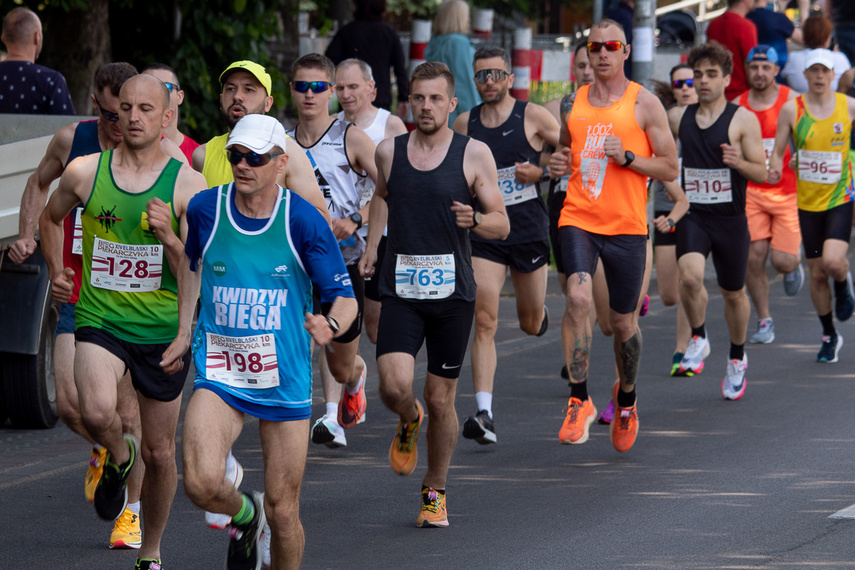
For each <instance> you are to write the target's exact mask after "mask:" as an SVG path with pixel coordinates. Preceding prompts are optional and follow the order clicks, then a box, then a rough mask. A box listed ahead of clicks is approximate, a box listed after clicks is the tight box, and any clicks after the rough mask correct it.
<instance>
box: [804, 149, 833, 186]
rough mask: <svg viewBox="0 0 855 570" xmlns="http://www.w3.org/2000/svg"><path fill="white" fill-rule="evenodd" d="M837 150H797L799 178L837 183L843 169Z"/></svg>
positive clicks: (808, 180)
mask: <svg viewBox="0 0 855 570" xmlns="http://www.w3.org/2000/svg"><path fill="white" fill-rule="evenodd" d="M842 159H843V155H841V154H840V153H839V152H820V151H815V150H799V180H802V181H804V182H817V183H819V184H837V182H838V181H839V180H840V172H841V171H842V169H843V160H842Z"/></svg>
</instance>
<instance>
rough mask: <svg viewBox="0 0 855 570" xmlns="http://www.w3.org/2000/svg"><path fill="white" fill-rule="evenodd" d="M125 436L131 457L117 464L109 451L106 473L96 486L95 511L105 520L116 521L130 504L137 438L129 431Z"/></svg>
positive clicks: (105, 464)
mask: <svg viewBox="0 0 855 570" xmlns="http://www.w3.org/2000/svg"><path fill="white" fill-rule="evenodd" d="M124 438H125V441H126V442H127V444H128V449H129V450H130V454H131V456H130V458H129V459H128V460H127V461H126V462H125V463H123V464H122V465H116V464H115V463H113V458H112V457H110V453H109V452H107V458H106V460H105V461H104V473H103V474H102V475H101V480H100V481H98V486H97V487H95V501H94V502H95V512H96V513H98V516H99V517H101V518H102V519H104V520H105V521H115V520H116V519H117V518H119V515H121V514H122V512H123V511H124V510H125V507H127V506H128V478H129V477H130V476H131V468H132V467H133V466H134V461H136V458H137V440H136V438H134V436H132V435H131V434H129V433H126V434H125V435H124Z"/></svg>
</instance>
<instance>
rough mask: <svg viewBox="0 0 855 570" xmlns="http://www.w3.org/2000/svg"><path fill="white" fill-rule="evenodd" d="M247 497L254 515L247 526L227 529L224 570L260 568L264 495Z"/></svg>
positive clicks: (254, 494) (256, 494) (257, 569)
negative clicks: (227, 552)
mask: <svg viewBox="0 0 855 570" xmlns="http://www.w3.org/2000/svg"><path fill="white" fill-rule="evenodd" d="M249 497H250V498H251V499H252V502H253V505H254V506H255V515H254V516H253V517H252V520H251V521H250V522H249V524H246V525H243V526H238V525H235V524H232V526H231V527H230V528H229V538H230V539H231V540H230V541H229V554H228V556H227V558H226V570H259V569H260V568H261V559H262V556H261V532H262V531H263V530H264V523H265V518H264V495H262V494H261V493H259V492H257V491H256V492H253V493H252V494H251V495H249Z"/></svg>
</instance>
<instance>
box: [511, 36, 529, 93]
mask: <svg viewBox="0 0 855 570" xmlns="http://www.w3.org/2000/svg"><path fill="white" fill-rule="evenodd" d="M511 61H512V64H513V72H514V84H513V86H512V87H511V97H513V98H514V99H519V100H520V101H528V89H529V84H530V83H531V28H518V29H516V30H514V50H513V52H512V54H511Z"/></svg>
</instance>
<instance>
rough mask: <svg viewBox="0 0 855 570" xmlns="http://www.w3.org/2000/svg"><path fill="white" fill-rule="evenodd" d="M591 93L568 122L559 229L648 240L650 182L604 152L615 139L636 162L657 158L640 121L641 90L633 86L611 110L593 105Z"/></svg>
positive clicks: (583, 94)
mask: <svg viewBox="0 0 855 570" xmlns="http://www.w3.org/2000/svg"><path fill="white" fill-rule="evenodd" d="M589 89H590V85H585V86H584V87H581V88H580V89H579V91H578V92H577V94H576V100H575V102H574V103H573V108H572V110H571V111H570V116H569V117H568V118H567V130H568V131H569V133H570V141H571V142H570V154H571V169H570V180H569V181H568V183H567V198H566V199H565V200H564V208H563V209H562V210H561V218H560V219H559V221H558V225H559V226H575V227H577V228H580V229H583V230H585V231H587V232H591V233H595V234H602V235H647V211H646V207H645V205H646V202H647V177H646V176H644V175H643V174H639V173H637V172H635V171H634V170H632V169H629V168H623V167H621V166H618V165H617V164H616V163H615V162H614V161H613V160H612V159H610V158H608V157H607V156H606V152H605V151H604V150H603V142H604V141H605V140H606V137H608V136H609V135H614V136H616V137H618V138H619V139H620V140H621V142H622V143H623V148H624V149H626V150H629V151H632V153H633V154H635V156H637V157H650V156H652V155H653V151H652V149H651V148H650V141H648V140H647V134H646V133H645V132H644V131H643V130H642V129H641V127H640V126H638V121H636V119H635V103H636V100H637V99H638V92H639V91H640V90H641V85H639V84H638V83H634V82H632V81H630V82H629V84H628V85H627V87H626V91H624V94H623V96H622V97H621V98H620V99H619V100H618V101H616V102H614V103H612V104H611V105H609V106H608V107H594V106H592V105H590V104H589V103H588V91H589Z"/></svg>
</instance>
